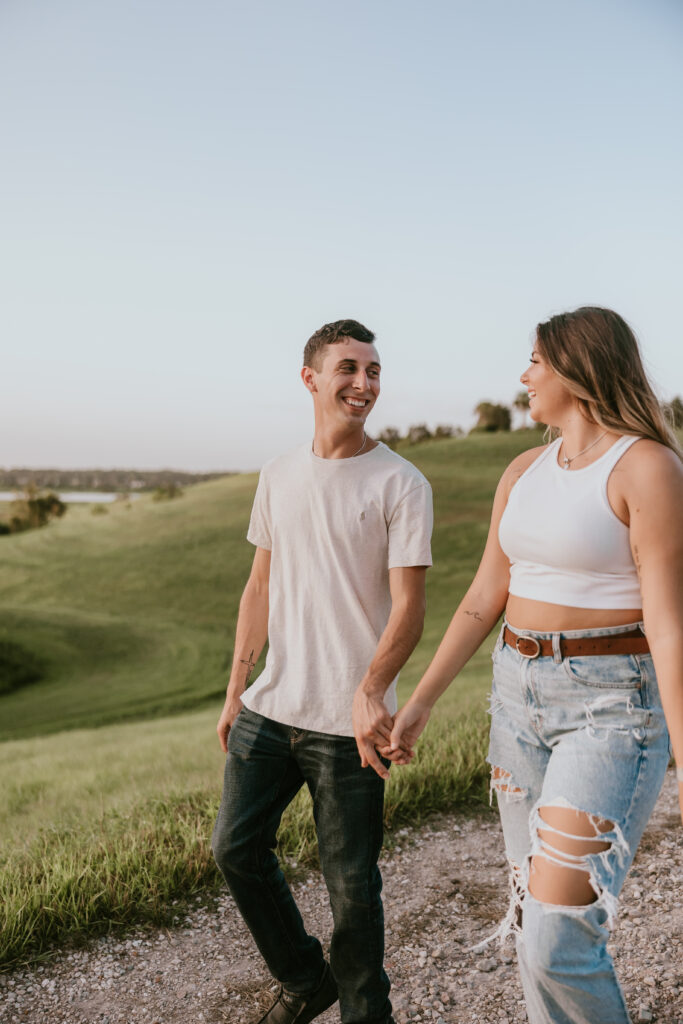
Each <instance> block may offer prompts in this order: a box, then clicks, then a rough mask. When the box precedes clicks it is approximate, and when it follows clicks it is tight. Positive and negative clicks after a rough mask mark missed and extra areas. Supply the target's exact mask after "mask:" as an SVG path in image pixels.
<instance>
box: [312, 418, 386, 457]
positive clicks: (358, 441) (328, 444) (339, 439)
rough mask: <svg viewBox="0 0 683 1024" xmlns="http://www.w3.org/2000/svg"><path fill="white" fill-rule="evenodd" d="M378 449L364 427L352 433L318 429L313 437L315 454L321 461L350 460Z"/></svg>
mask: <svg viewBox="0 0 683 1024" xmlns="http://www.w3.org/2000/svg"><path fill="white" fill-rule="evenodd" d="M376 447H377V442H376V441H372V440H371V439H370V438H369V437H368V436H367V434H366V433H365V429H364V427H362V426H359V427H358V429H354V430H352V431H348V430H347V431H345V432H341V431H330V430H323V429H321V428H319V427H316V430H315V434H314V435H313V453H314V454H315V455H317V456H318V457H319V458H321V459H350V458H353V456H354V455H363V454H365V452H369V451H371V450H372V449H373V448H376Z"/></svg>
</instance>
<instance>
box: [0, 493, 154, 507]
mask: <svg viewBox="0 0 683 1024" xmlns="http://www.w3.org/2000/svg"><path fill="white" fill-rule="evenodd" d="M17 497H18V495H17V494H16V493H15V492H14V491H0V501H14V500H15V498H17ZM59 497H60V498H61V499H62V501H64V502H66V504H67V505H74V504H77V503H79V504H80V503H84V504H90V505H108V504H109V503H110V502H112V501H116V499H117V498H118V494H101V493H99V492H98V491H62V492H60V494H59ZM137 497H139V495H137V494H130V495H129V496H128V498H129V500H130V501H135V499H136V498H137Z"/></svg>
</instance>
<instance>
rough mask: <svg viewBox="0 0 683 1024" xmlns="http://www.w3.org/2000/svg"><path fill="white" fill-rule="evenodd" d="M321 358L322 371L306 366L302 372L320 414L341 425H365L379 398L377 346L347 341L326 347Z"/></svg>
mask: <svg viewBox="0 0 683 1024" xmlns="http://www.w3.org/2000/svg"><path fill="white" fill-rule="evenodd" d="M319 359H320V368H319V369H318V370H314V369H313V368H312V367H308V366H305V367H304V369H303V372H302V377H303V380H304V384H305V385H306V387H307V388H308V389H309V391H310V392H311V393H312V394H313V400H314V402H315V408H316V413H317V414H320V415H322V416H323V417H325V419H326V420H327V421H328V422H336V423H338V424H339V425H341V424H342V423H345V424H348V425H349V426H352V425H353V424H364V423H365V420H366V419H367V417H368V415H369V413H370V410H371V409H372V407H373V406H374V404H375V402H376V401H377V397H378V395H379V375H380V364H379V356H378V355H377V349H376V348H375V346H374V345H368V343H367V342H364V341H356V339H355V338H345V339H344V340H343V341H338V342H337V343H336V344H334V345H326V346H325V348H324V349H323V350H322V352H321V353H320V355H319Z"/></svg>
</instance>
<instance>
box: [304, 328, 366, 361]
mask: <svg viewBox="0 0 683 1024" xmlns="http://www.w3.org/2000/svg"><path fill="white" fill-rule="evenodd" d="M344 338H353V339H354V340H355V341H364V342H365V343H366V344H368V345H372V343H373V341H374V340H375V335H374V334H373V333H372V331H369V330H368V328H367V327H363V324H361V323H359V322H358V320H335V321H334V322H333V323H331V324H323V326H322V327H321V328H320V329H319V330H317V331H316V332H315V334H312V335H311V337H310V338H309V339H308V341H307V342H306V347H305V348H304V366H310V367H311V368H312V369H314V370H319V369H320V365H321V360H320V351H321V349H323V348H324V347H325V345H337V344H338V343H339V342H340V341H343V340H344Z"/></svg>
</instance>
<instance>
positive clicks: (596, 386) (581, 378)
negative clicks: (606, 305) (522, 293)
mask: <svg viewBox="0 0 683 1024" xmlns="http://www.w3.org/2000/svg"><path fill="white" fill-rule="evenodd" d="M536 339H537V344H538V348H539V351H540V353H541V355H542V356H543V358H544V359H545V360H546V361H547V362H548V363H549V364H550V366H551V367H552V369H553V370H554V372H555V373H556V374H557V375H558V377H560V379H561V380H562V382H563V383H564V384H565V385H566V387H567V388H568V389H569V391H570V392H571V393H572V395H574V397H575V398H576V399H578V402H579V407H580V408H581V411H582V412H583V414H584V416H585V417H586V418H587V419H588V420H590V421H591V422H593V423H597V424H598V425H599V426H601V427H602V428H603V429H604V430H609V431H611V432H613V433H617V434H634V435H636V436H637V437H648V438H650V440H652V441H658V442H659V443H660V444H663V445H666V447H667V448H671V450H672V451H674V452H675V453H676V454H677V455H678V457H679V458H681V457H683V456H682V454H681V449H680V446H679V444H678V441H677V439H676V435H675V434H674V432H673V430H672V429H671V427H670V426H669V424H668V423H667V421H666V418H665V416H664V412H663V410H662V406H661V405H660V403H659V401H658V400H657V397H656V395H655V394H654V392H653V390H652V386H651V384H650V382H649V380H648V377H647V374H646V372H645V368H644V366H643V361H642V359H641V356H640V351H639V348H638V342H637V341H636V337H635V334H634V333H633V331H632V330H631V328H630V327H629V325H628V324H627V323H626V321H625V320H624V319H623V317H621V316H619V314H618V313H615V312H614V311H613V310H611V309H603V308H601V307H600V306H582V307H581V308H580V309H575V310H574V311H573V312H572V313H559V314H558V315H557V316H553V317H551V318H550V319H549V320H546V321H545V322H544V323H540V324H539V325H538V327H537V328H536Z"/></svg>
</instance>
